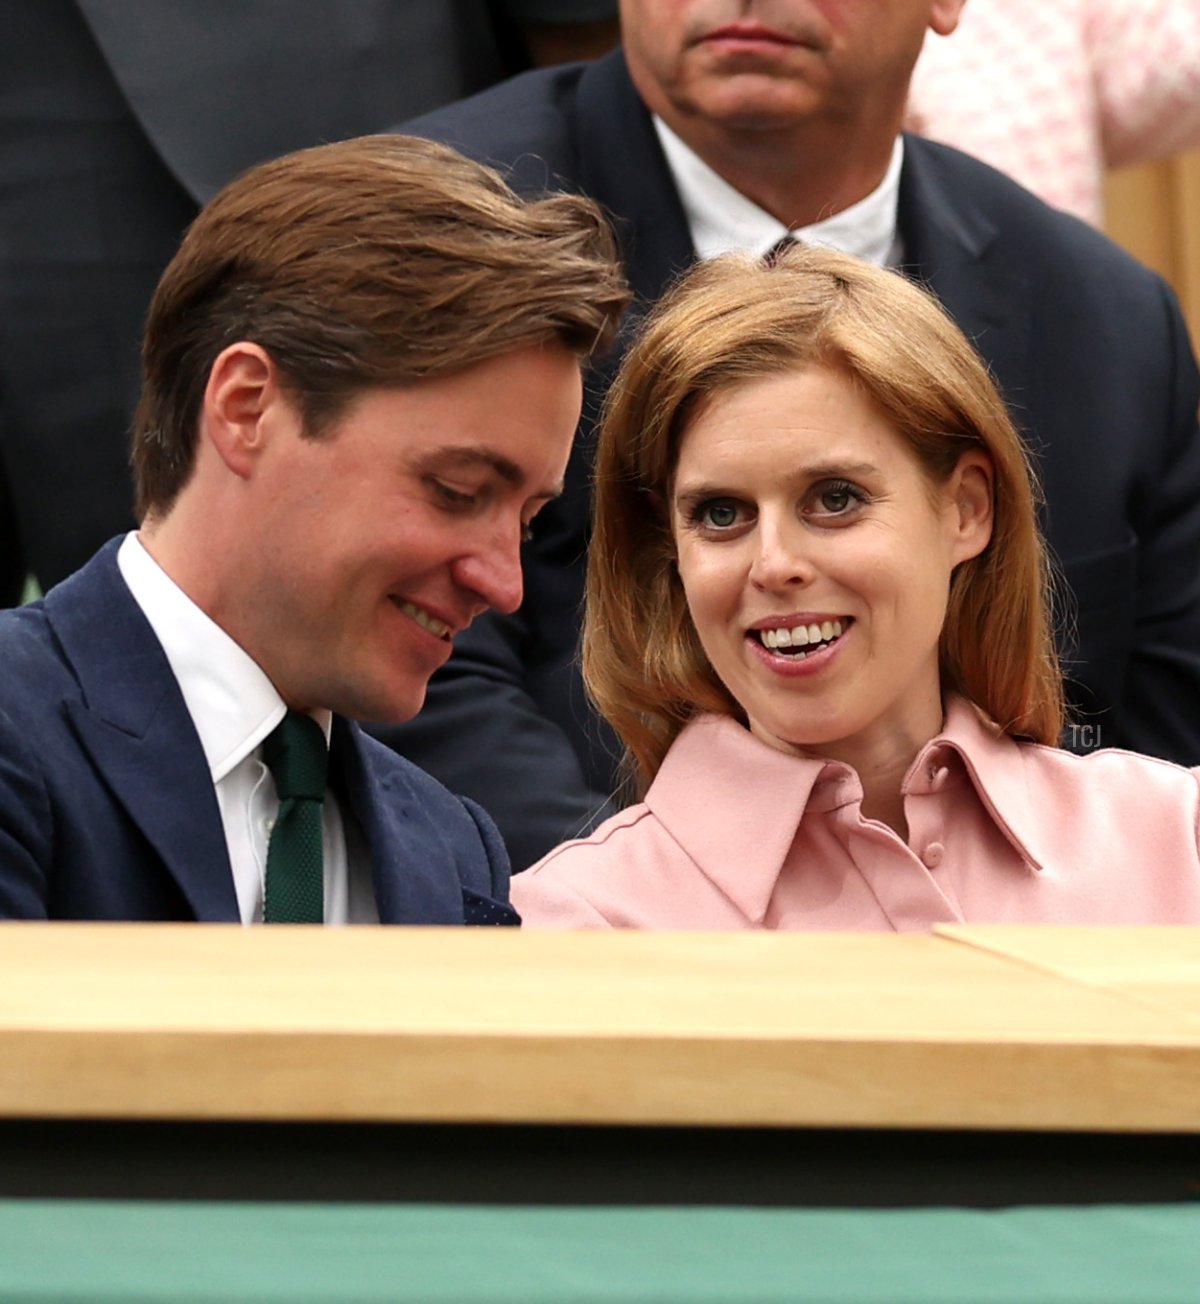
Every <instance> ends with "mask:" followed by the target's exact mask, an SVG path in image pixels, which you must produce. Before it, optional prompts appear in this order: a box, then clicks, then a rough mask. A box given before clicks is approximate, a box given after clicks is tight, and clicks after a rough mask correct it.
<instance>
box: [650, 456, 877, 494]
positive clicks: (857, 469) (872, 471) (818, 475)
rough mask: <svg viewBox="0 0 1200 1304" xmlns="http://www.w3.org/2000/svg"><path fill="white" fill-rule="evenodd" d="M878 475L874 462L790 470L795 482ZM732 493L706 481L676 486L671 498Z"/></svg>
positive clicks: (723, 487)
mask: <svg viewBox="0 0 1200 1304" xmlns="http://www.w3.org/2000/svg"><path fill="white" fill-rule="evenodd" d="M878 474H879V468H878V467H877V466H876V465H875V463H874V462H814V463H812V464H810V465H809V466H797V467H794V468H792V471H791V473H790V475H789V478H790V479H796V480H811V481H816V480H846V479H851V478H853V477H856V476H862V477H867V478H869V477H871V476H873V475H878ZM730 492H732V491H731V490H730V488H729V485H728V483H725V484H722V483H720V482H713V481H706V482H704V483H701V484H695V485H687V484H685V485H682V486H680V485H678V484H677V485H676V488H675V492H674V494H673V495H672V497H673V498H674V499H675V501H676V502H695V501H696V500H697V499H699V498H712V497H720V496H721V495H722V494H728V493H730Z"/></svg>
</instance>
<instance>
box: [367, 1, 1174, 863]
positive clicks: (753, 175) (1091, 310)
mask: <svg viewBox="0 0 1200 1304" xmlns="http://www.w3.org/2000/svg"><path fill="white" fill-rule="evenodd" d="M961 7H962V0H896V2H895V3H888V4H879V3H875V2H874V0H671V2H670V3H668V2H667V0H623V3H622V5H621V19H622V30H623V35H624V49H623V50H622V51H618V52H616V53H614V54H612V55H611V56H609V57H606V58H604V59H601V60H599V61H597V62H595V63H592V64H576V65H573V66H571V67H566V68H562V69H557V70H551V71H544V72H533V73H528V74H526V75H524V76H522V77H518V78H515V79H514V80H512V81H509V82H507V83H505V84H504V85H502V86H499V87H496V88H493V89H492V90H489V91H485V92H484V93H482V94H481V95H478V96H475V97H474V98H472V99H468V100H465V101H463V102H462V103H460V104H457V105H453V106H450V107H449V108H446V109H442V110H439V111H436V112H435V113H433V114H430V115H429V116H427V117H424V118H421V119H418V120H417V121H416V122H414V123H410V124H409V125H408V126H407V127H406V128H405V130H409V131H413V132H416V133H419V134H421V135H427V136H430V137H432V138H435V139H439V140H443V141H446V142H447V143H449V144H452V145H455V146H456V147H458V148H460V149H463V150H464V151H465V152H466V153H468V154H470V155H472V156H473V157H476V158H479V159H484V160H488V161H492V162H494V163H496V164H497V165H503V166H507V167H509V168H510V169H511V179H512V180H513V182H514V184H515V185H517V187H518V188H519V189H522V190H523V191H526V192H530V193H539V192H541V191H544V190H546V189H563V190H568V191H575V192H578V193H582V194H586V195H589V196H591V197H592V198H594V199H597V200H598V201H600V202H601V203H602V204H603V205H604V207H605V208H606V210H607V211H609V212H610V213H611V214H612V215H613V216H614V218H615V220H616V223H617V228H618V232H619V235H620V237H621V242H622V247H623V254H624V260H625V268H626V272H627V275H628V277H629V280H630V283H631V285H632V287H633V289H634V291H635V294H636V296H637V299H638V300H639V301H640V302H642V303H649V302H652V301H654V300H655V299H657V298H658V296H659V295H660V294H661V293H662V291H663V289H664V287H665V286H666V285H667V284H668V283H669V282H670V280H671V278H672V277H673V276H674V275H676V274H677V273H678V272H679V271H680V270H681V269H683V268H684V267H686V266H687V265H689V264H690V263H692V262H693V261H694V260H695V259H697V258H706V257H710V256H713V255H715V254H718V253H721V252H723V251H726V250H731V249H736V250H742V251H744V252H748V253H750V254H755V255H761V254H764V253H766V252H767V251H768V250H770V249H771V248H772V246H774V245H775V244H776V243H777V242H778V241H779V240H780V239H781V238H784V237H786V236H787V235H788V234H789V233H795V234H796V235H797V236H798V237H799V238H802V239H809V240H815V241H821V242H824V243H828V244H833V245H835V246H837V247H840V248H842V249H844V250H845V251H847V252H851V253H856V254H858V255H860V256H863V257H867V258H870V259H873V260H874V261H876V262H879V263H886V264H889V265H892V266H895V267H897V268H899V269H901V270H903V271H904V272H906V273H907V274H909V275H911V276H913V277H914V278H916V279H918V280H921V281H923V282H925V283H926V284H927V285H928V286H929V287H930V288H931V289H932V290H933V291H934V293H935V294H936V295H937V296H938V297H939V298H940V299H941V301H942V303H943V304H944V305H945V307H946V308H947V309H948V310H949V311H950V313H951V314H952V316H953V317H954V318H955V319H956V320H957V322H958V324H959V325H960V326H961V327H962V328H963V329H964V331H965V332H966V333H967V335H968V336H969V337H970V338H971V339H972V340H973V341H974V343H975V344H976V346H977V347H978V348H979V350H980V351H981V353H982V354H983V356H984V358H985V359H986V361H987V362H988V364H989V366H990V367H991V369H992V371H993V373H994V374H995V376H996V378H997V380H998V382H999V384H1000V387H1001V389H1002V391H1003V393H1004V395H1005V397H1006V399H1007V401H1008V402H1009V404H1010V406H1011V409H1012V412H1013V415H1014V416H1015V418H1016V420H1017V423H1018V425H1019V426H1020V427H1021V428H1022V429H1023V430H1024V432H1025V434H1026V436H1027V438H1028V441H1029V444H1030V447H1031V449H1032V452H1033V454H1034V456H1035V459H1036V462H1037V464H1038V467H1039V469H1040V472H1041V477H1042V482H1043V486H1044V491H1045V500H1046V505H1045V512H1044V517H1043V522H1044V526H1045V529H1046V535H1047V539H1048V541H1049V544H1050V547H1051V549H1052V551H1053V553H1054V554H1055V557H1056V559H1057V562H1058V564H1059V567H1060V570H1061V572H1062V575H1063V578H1064V580H1065V584H1064V585H1063V586H1062V594H1061V596H1062V599H1063V602H1062V607H1061V611H1060V633H1061V645H1062V650H1063V653H1064V658H1065V669H1066V671H1067V674H1068V676H1069V679H1070V681H1071V683H1070V688H1071V693H1072V697H1073V699H1074V702H1075V705H1076V708H1077V711H1078V714H1077V716H1076V720H1075V723H1074V727H1073V728H1071V729H1069V730H1068V733H1067V735H1066V737H1065V739H1064V741H1065V742H1066V743H1067V745H1074V746H1076V747H1078V748H1092V747H1095V746H1122V747H1129V748H1132V749H1135V750H1138V751H1146V752H1149V753H1152V754H1154V755H1158V756H1162V757H1166V758H1169V759H1172V760H1175V761H1180V762H1184V763H1187V764H1196V763H1197V762H1200V440H1198V439H1197V437H1196V408H1197V400H1198V398H1200V383H1198V379H1197V372H1196V366H1195V361H1194V359H1193V356H1192V352H1191V349H1190V346H1189V343H1188V339H1187V332H1186V328H1185V326H1184V323H1183V320H1182V317H1181V315H1180V313H1179V310H1178V306H1177V304H1176V302H1175V300H1174V297H1173V296H1172V294H1171V293H1170V291H1169V289H1168V288H1167V287H1166V286H1165V285H1164V284H1163V283H1162V282H1161V281H1160V279H1159V278H1158V277H1156V276H1154V275H1152V274H1151V273H1150V272H1149V271H1147V270H1146V269H1145V268H1143V267H1142V266H1140V265H1139V264H1138V263H1136V262H1135V261H1134V260H1133V259H1131V258H1129V257H1127V256H1126V255H1125V254H1123V253H1122V252H1121V251H1120V250H1119V249H1117V248H1116V246H1114V245H1113V244H1112V243H1111V242H1110V241H1108V240H1106V239H1105V238H1104V237H1103V236H1102V235H1100V234H1098V233H1096V232H1095V231H1092V230H1090V229H1088V228H1086V227H1085V226H1084V225H1082V224H1081V223H1079V222H1077V221H1075V220H1074V219H1072V218H1069V217H1067V216H1065V215H1063V214H1061V213H1058V212H1056V211H1054V210H1052V209H1050V208H1048V207H1047V206H1046V205H1045V204H1043V203H1041V202H1040V201H1038V200H1037V199H1035V198H1034V197H1033V196H1032V195H1030V194H1029V193H1028V192H1027V191H1025V190H1023V189H1022V188H1021V187H1019V186H1017V185H1015V184H1014V183H1012V182H1010V181H1008V180H1007V179H1006V178H1004V177H1002V176H1001V175H1000V174H999V173H997V172H995V171H993V170H992V169H990V168H988V167H986V166H984V165H982V164H980V163H978V162H976V161H975V160H973V159H970V158H968V157H966V156H965V155H963V154H960V153H958V152H956V151H954V150H951V149H947V148H945V147H942V146H939V145H935V144H933V143H932V142H930V141H926V140H922V139H920V138H919V137H913V136H907V135H902V134H901V130H900V128H901V123H902V120H903V116H904V109H905V99H906V93H907V86H908V80H909V76H910V74H911V71H912V66H913V64H914V62H915V61H916V58H917V54H918V52H919V50H920V47H921V43H922V41H923V40H924V39H925V38H926V36H927V35H929V33H930V29H932V31H933V32H935V33H938V34H941V35H948V34H949V33H950V32H951V31H952V30H953V28H954V26H955V25H956V23H957V19H958V14H959V11H960V10H961ZM634 319H636V313H634V314H631V321H630V325H632V321H633V320H634ZM615 365H616V359H615V358H614V359H613V360H612V362H611V364H608V365H606V366H605V367H604V368H602V369H600V370H598V371H596V372H595V373H593V376H592V378H591V381H590V384H589V394H588V397H587V399H586V400H585V405H584V411H585V426H584V429H583V431H582V434H581V438H580V439H579V440H578V441H577V443H576V450H575V453H574V455H573V457H572V461H571V465H570V466H569V468H568V472H567V486H566V492H565V493H564V494H563V496H562V498H561V499H560V500H559V501H558V502H556V503H555V504H554V507H553V508H552V509H551V510H550V511H548V512H547V513H545V515H544V517H543V519H542V520H540V521H539V522H538V527H537V529H536V530H535V532H534V540H533V543H532V545H531V548H530V550H529V552H528V554H527V558H526V599H525V602H524V604H523V606H522V607H521V609H520V610H519V611H518V612H516V613H514V614H512V615H507V614H497V615H494V616H489V617H487V618H485V619H484V620H482V621H479V622H477V623H476V625H475V626H473V627H472V629H471V631H470V633H469V635H468V636H467V637H466V638H464V639H462V640H460V641H459V645H458V647H457V648H456V652H455V656H454V657H453V658H452V660H451V661H450V663H449V664H448V665H447V667H446V668H445V670H444V671H442V672H440V673H439V674H438V675H437V676H436V677H435V678H434V681H433V683H432V684H431V685H430V692H429V699H428V703H427V706H426V709H425V710H424V711H423V712H422V714H421V716H420V717H419V718H418V719H417V720H416V721H414V722H413V723H412V724H411V725H406V726H404V727H403V728H401V729H399V730H396V731H392V730H384V731H382V733H381V736H384V737H386V738H388V739H389V740H391V741H392V742H393V743H394V744H395V745H396V746H399V747H401V748H402V749H403V750H404V751H405V753H406V754H407V755H409V756H412V757H414V758H418V759H419V760H420V762H421V764H423V765H425V766H426V768H428V769H429V770H430V771H431V772H432V773H434V774H437V775H438V776H439V777H440V778H442V779H443V781H445V782H447V783H449V784H451V785H452V786H453V787H454V788H455V790H456V791H461V792H466V793H468V794H470V795H472V796H474V797H475V798H476V799H477V800H479V801H481V802H482V803H483V804H484V805H485V807H486V808H487V809H488V810H489V812H490V813H491V814H492V815H493V816H494V817H495V818H496V821H497V823H498V825H499V826H500V829H501V832H502V833H503V835H504V837H505V840H506V842H507V844H508V848H509V852H510V854H511V856H512V860H513V864H514V867H515V868H517V869H520V868H522V867H524V866H525V865H527V864H529V863H530V862H531V861H532V860H533V859H535V858H536V857H537V856H539V855H541V854H542V853H543V852H545V851H546V850H547V849H548V847H549V846H551V845H553V844H554V843H555V842H556V841H558V840H560V839H562V838H563V837H566V836H570V835H572V834H573V833H575V832H578V831H579V830H580V829H582V828H584V827H586V826H587V825H588V824H589V823H590V822H594V821H595V820H596V819H598V818H599V817H601V816H603V815H604V814H605V812H606V809H607V808H606V804H605V803H606V801H607V799H608V797H609V795H610V794H611V793H613V791H614V789H615V785H616V783H617V778H618V775H617V768H616V762H617V759H618V755H619V748H617V746H616V743H615V739H613V738H612V737H611V735H609V734H607V733H606V731H605V729H604V728H603V727H602V725H601V724H600V722H599V721H597V719H596V718H595V716H594V715H593V714H592V713H590V712H589V711H588V708H587V704H586V702H585V699H584V696H583V692H582V687H581V684H580V680H579V675H578V671H577V668H576V666H577V661H576V652H577V636H578V612H579V608H580V603H581V598H582V589H583V571H584V558H585V555H586V550H587V530H588V526H587V522H588V516H589V487H588V479H589V475H590V466H591V450H592V446H593V445H592V436H591V433H590V422H591V420H594V414H595V412H596V411H597V409H598V404H599V400H600V398H601V397H602V395H603V393H604V391H605V389H606V387H607V385H608V383H609V382H610V380H611V378H612V373H613V371H614V369H615ZM653 633H654V632H653V631H652V630H647V637H648V638H650V637H653ZM467 721H470V724H471V727H472V729H474V730H475V733H476V737H477V738H478V741H479V745H478V746H477V747H475V748H474V749H472V750H471V751H469V752H464V751H463V750H462V749H460V748H458V747H456V746H455V745H454V740H455V739H456V738H457V737H458V736H460V733H461V729H462V727H463V726H464V724H465V722H467ZM506 766H510V767H511V769H508V770H506ZM518 773H520V774H521V775H522V779H521V781H520V782H517V781H516V775H517V774H518Z"/></svg>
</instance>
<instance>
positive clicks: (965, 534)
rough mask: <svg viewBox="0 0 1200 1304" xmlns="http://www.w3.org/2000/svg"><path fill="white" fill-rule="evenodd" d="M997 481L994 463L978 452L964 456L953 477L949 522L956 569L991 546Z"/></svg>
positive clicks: (948, 495)
mask: <svg viewBox="0 0 1200 1304" xmlns="http://www.w3.org/2000/svg"><path fill="white" fill-rule="evenodd" d="M995 478H996V473H995V468H994V467H993V465H992V459H991V458H990V457H989V456H988V455H987V453H985V452H983V451H981V450H978V449H972V450H971V451H970V452H969V453H964V454H963V455H962V457H960V458H959V459H958V465H957V466H956V467H955V468H954V470H953V471H952V472H951V474H950V479H949V480H948V481H947V483H946V503H947V513H946V520H947V528H948V529H949V531H950V557H951V563H952V565H955V566H957V565H958V563H959V562H962V561H967V560H968V559H969V558H971V557H978V556H979V554H980V553H981V552H982V551H983V550H984V549H985V548H986V547H987V546H988V544H989V543H990V542H991V538H992V524H993V516H994V513H993V488H994V485H995Z"/></svg>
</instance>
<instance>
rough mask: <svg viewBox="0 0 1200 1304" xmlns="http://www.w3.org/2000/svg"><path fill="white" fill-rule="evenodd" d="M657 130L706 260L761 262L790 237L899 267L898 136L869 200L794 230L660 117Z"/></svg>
mask: <svg viewBox="0 0 1200 1304" xmlns="http://www.w3.org/2000/svg"><path fill="white" fill-rule="evenodd" d="M654 129H655V131H657V132H658V139H659V142H660V143H661V144H662V147H663V153H664V154H665V155H666V156H667V166H668V167H669V168H670V170H671V176H672V178H673V179H674V181H675V188H676V189H677V190H678V191H679V198H680V200H681V201H682V203H683V213H684V216H685V217H686V218H687V224H688V230H689V231H690V232H691V234H692V244H693V246H694V247H695V250H696V256H697V257H698V258H699V259H700V261H701V262H706V261H707V260H708V259H710V258H716V257H718V256H719V255H720V254H727V253H748V254H753V255H754V257H756V258H761V257H762V256H763V255H764V254H765V253H767V252H768V251H769V250H770V249H772V248H773V247H774V246H775V245H776V244H778V243H779V241H780V240H782V239H783V237H784V236H785V235H791V236H793V237H795V239H797V240H799V241H801V242H802V243H804V244H815V245H823V246H825V247H827V248H830V249H838V250H840V251H841V252H842V253H844V254H853V255H854V256H855V257H856V258H862V259H864V260H865V261H867V262H869V263H874V264H875V266H876V267H895V266H897V265H898V264H899V263H900V261H901V258H902V250H901V248H900V238H899V233H898V232H897V230H896V207H897V202H898V200H899V196H900V168H901V166H902V165H903V163H904V141H903V139H902V138H901V137H899V136H897V137H896V144H895V147H894V148H893V150H892V158H891V162H890V163H889V164H888V169H887V172H886V173H885V174H884V178H883V180H882V181H881V182H880V183H879V185H878V186H877V187H876V188H875V189H874V190H873V191H871V193H870V194H869V195H868V196H867V197H866V198H865V199H860V200H859V201H858V203H857V204H851V206H850V207H849V208H846V209H843V210H842V212H840V213H835V214H834V215H833V216H832V217H827V218H825V219H824V220H823V221H820V222H814V223H813V224H812V225H811V226H800V227H796V228H795V229H794V230H789V228H788V227H786V226H784V224H783V223H782V222H780V221H779V220H778V219H777V218H774V217H772V216H771V214H770V213H768V212H767V211H766V210H765V209H763V208H759V206H758V205H757V204H756V203H755V202H754V201H753V200H751V199H747V198H746V196H745V195H743V194H742V192H741V191H740V190H735V189H734V188H733V187H732V186H731V185H730V184H729V182H728V181H726V180H725V178H724V177H722V176H720V175H719V174H718V173H716V172H714V171H713V169H712V168H710V167H709V166H708V164H707V163H705V161H704V160H703V159H702V158H701V157H700V156H699V155H698V154H697V153H696V152H695V151H694V150H693V149H691V148H690V147H689V146H688V145H685V144H684V143H683V141H682V140H680V138H679V137H678V136H677V135H676V134H675V133H674V132H673V131H672V130H671V128H670V127H668V126H667V124H666V123H665V122H663V120H662V119H661V118H658V117H655V119H654Z"/></svg>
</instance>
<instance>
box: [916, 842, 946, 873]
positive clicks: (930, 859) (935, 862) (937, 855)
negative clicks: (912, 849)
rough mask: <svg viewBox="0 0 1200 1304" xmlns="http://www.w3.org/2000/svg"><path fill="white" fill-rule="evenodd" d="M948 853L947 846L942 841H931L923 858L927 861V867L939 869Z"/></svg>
mask: <svg viewBox="0 0 1200 1304" xmlns="http://www.w3.org/2000/svg"><path fill="white" fill-rule="evenodd" d="M945 855H946V848H945V847H944V846H942V844H941V843H940V842H931V843H930V844H929V846H927V847H926V848H925V851H924V853H923V854H922V856H921V859H922V860H923V861H924V862H925V867H926V869H937V867H938V866H939V865H940V864H941V863H942V859H943V858H944V856H945Z"/></svg>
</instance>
